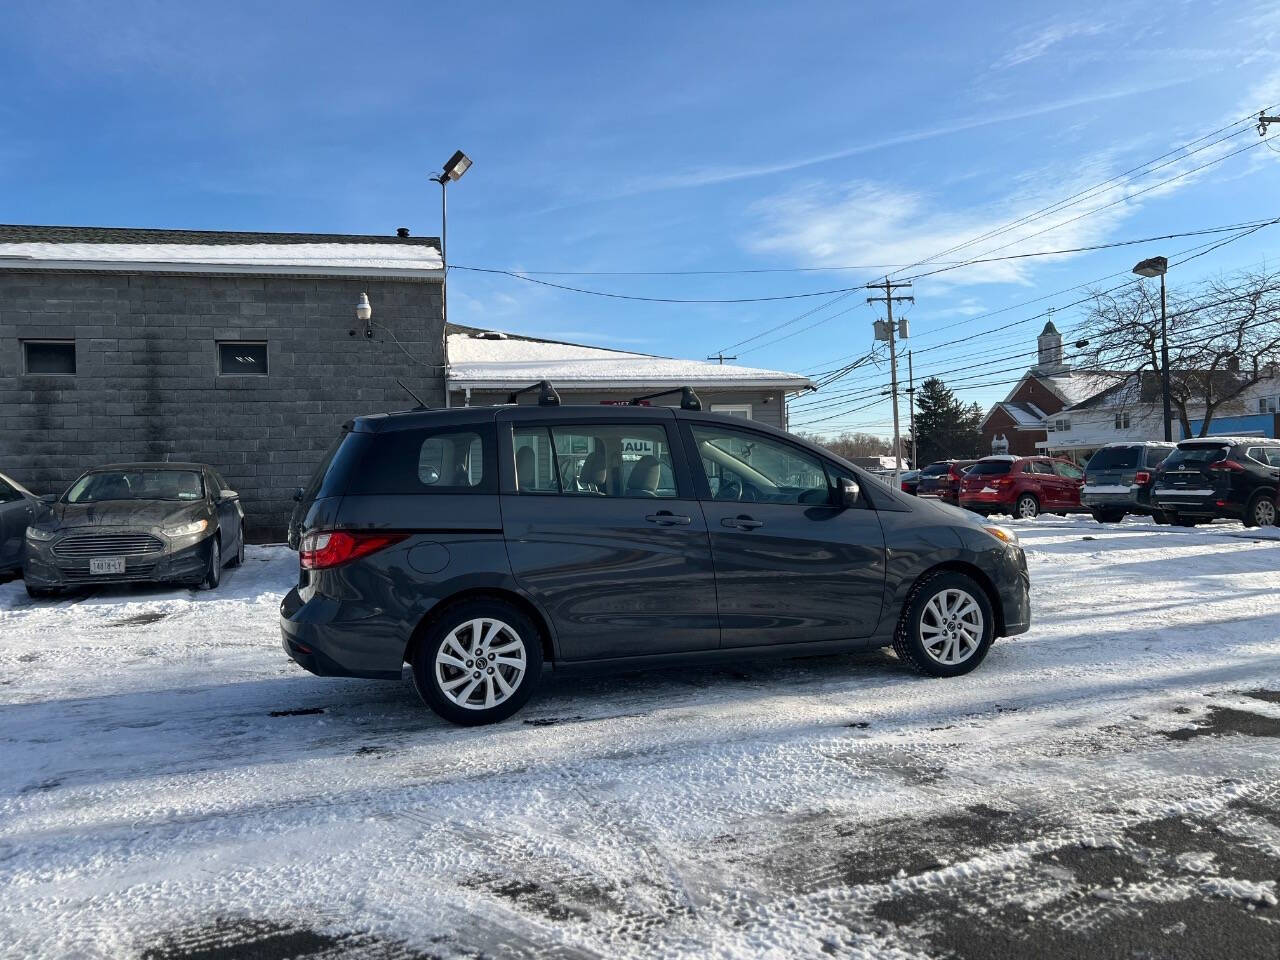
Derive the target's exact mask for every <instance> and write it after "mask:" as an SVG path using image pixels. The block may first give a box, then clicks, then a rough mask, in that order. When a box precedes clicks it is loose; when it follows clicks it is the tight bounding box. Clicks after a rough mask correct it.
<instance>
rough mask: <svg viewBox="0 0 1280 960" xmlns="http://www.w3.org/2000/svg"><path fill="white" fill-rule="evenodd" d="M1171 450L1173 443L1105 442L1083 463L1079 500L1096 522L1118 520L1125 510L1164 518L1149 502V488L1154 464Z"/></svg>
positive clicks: (1157, 463)
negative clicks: (1082, 486)
mask: <svg viewBox="0 0 1280 960" xmlns="http://www.w3.org/2000/svg"><path fill="white" fill-rule="evenodd" d="M1173 450H1174V446H1173V444H1172V443H1156V442H1138V443H1135V442H1123V443H1109V444H1107V445H1106V446H1105V447H1103V448H1102V449H1101V450H1099V451H1097V452H1096V453H1095V454H1094V455H1093V456H1092V457H1090V458H1089V462H1088V464H1086V465H1085V468H1084V489H1083V490H1082V491H1081V492H1080V502H1081V503H1083V504H1084V505H1085V506H1086V507H1088V508H1089V509H1090V510H1092V511H1093V518H1094V519H1095V520H1097V521H1098V522H1099V523H1119V522H1120V521H1121V520H1123V519H1124V517H1125V514H1127V513H1136V514H1142V515H1146V516H1154V517H1155V518H1156V519H1158V520H1162V521H1163V520H1165V519H1166V517H1165V514H1164V512H1163V511H1162V510H1160V509H1159V508H1157V507H1156V506H1155V505H1154V504H1153V503H1152V502H1151V488H1152V485H1153V482H1154V480H1155V475H1156V470H1157V468H1158V467H1159V466H1160V464H1161V463H1162V462H1164V459H1165V457H1167V456H1169V454H1171V453H1172V452H1173Z"/></svg>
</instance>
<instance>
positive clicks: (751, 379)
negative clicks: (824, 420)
mask: <svg viewBox="0 0 1280 960" xmlns="http://www.w3.org/2000/svg"><path fill="white" fill-rule="evenodd" d="M448 351H449V368H448V379H449V382H450V384H453V385H455V386H457V387H471V388H474V389H486V388H494V389H507V388H509V387H512V386H524V385H526V384H529V383H534V382H536V381H538V380H550V381H551V382H552V383H553V384H554V385H555V386H556V387H558V388H573V387H583V388H600V387H605V386H619V387H628V388H638V389H648V388H654V389H659V388H664V387H676V386H693V387H699V386H700V387H716V386H724V387H735V386H751V387H768V388H774V389H782V390H803V389H805V388H807V387H808V386H810V380H809V378H808V377H806V376H803V375H801V374H798V373H787V372H785V371H782V370H764V369H760V368H758V367H741V366H737V365H734V364H728V363H724V364H721V363H708V362H706V361H703V360H683V359H679V358H676V357H658V356H653V355H651V354H646V353H632V352H630V351H626V350H612V349H609V348H606V347H590V346H585V345H583V344H578V343H562V342H560V341H557V340H539V339H535V338H532V337H521V336H516V335H512V334H501V333H497V332H495V331H485V330H474V329H471V328H467V327H453V326H451V328H450V332H449V337H448Z"/></svg>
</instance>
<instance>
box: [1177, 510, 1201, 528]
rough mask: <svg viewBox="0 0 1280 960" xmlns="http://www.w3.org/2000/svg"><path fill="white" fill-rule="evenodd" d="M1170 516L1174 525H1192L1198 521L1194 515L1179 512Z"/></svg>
mask: <svg viewBox="0 0 1280 960" xmlns="http://www.w3.org/2000/svg"><path fill="white" fill-rule="evenodd" d="M1170 516H1171V517H1172V518H1173V525H1174V526H1175V527H1194V526H1195V525H1196V524H1197V523H1199V522H1200V521H1199V520H1197V519H1196V518H1195V517H1184V516H1183V515H1182V514H1180V513H1172V514H1170Z"/></svg>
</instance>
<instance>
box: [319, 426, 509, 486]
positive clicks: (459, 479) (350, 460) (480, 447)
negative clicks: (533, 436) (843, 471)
mask: <svg viewBox="0 0 1280 960" xmlns="http://www.w3.org/2000/svg"><path fill="white" fill-rule="evenodd" d="M357 438H359V439H357ZM349 439H352V440H356V442H355V443H354V444H344V445H343V447H342V448H341V451H340V454H339V456H338V457H337V458H335V463H334V464H333V467H334V468H337V467H338V466H339V465H341V466H342V468H343V470H344V472H346V473H348V477H347V481H346V490H345V492H346V493H348V494H351V495H352V496H369V495H376V494H387V495H404V494H431V493H448V494H466V493H496V492H497V490H498V478H497V469H496V460H495V457H494V453H495V449H496V441H495V440H494V432H493V427H492V426H490V425H476V426H467V427H455V428H450V429H439V430H396V431H392V432H390V433H380V434H351V436H350V438H349ZM348 448H350V452H351V453H352V454H354V456H348ZM331 472H332V470H331Z"/></svg>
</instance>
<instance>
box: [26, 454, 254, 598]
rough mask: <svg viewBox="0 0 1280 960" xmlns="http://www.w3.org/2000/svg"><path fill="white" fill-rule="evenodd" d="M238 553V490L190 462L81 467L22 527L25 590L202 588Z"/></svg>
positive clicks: (235, 563)
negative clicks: (167, 584) (144, 585)
mask: <svg viewBox="0 0 1280 960" xmlns="http://www.w3.org/2000/svg"><path fill="white" fill-rule="evenodd" d="M243 559H244V509H243V508H242V507H241V505H240V496H239V494H237V493H236V492H235V491H234V490H231V489H228V487H227V482H226V481H225V480H223V479H222V477H221V476H219V475H218V473H217V471H216V470H214V469H213V468H212V467H208V466H205V465H204V464H200V463H124V464H115V465H112V466H105V467H98V468H96V469H94V470H90V471H89V472H88V473H85V474H83V475H81V476H80V477H79V478H78V479H77V480H76V481H75V482H74V483H73V484H71V486H70V487H68V488H67V492H66V493H64V494H63V495H62V496H61V497H59V498H57V499H56V500H55V501H54V502H53V503H52V504H51V506H50V509H49V510H48V511H47V512H46V513H45V514H44V515H42V516H40V517H38V518H37V519H36V520H35V521H33V522H32V523H31V525H30V526H29V527H27V530H26V558H25V562H24V564H23V570H22V575H23V579H24V580H26V582H27V592H28V593H30V594H31V595H32V596H33V597H42V596H50V595H52V594H54V593H57V592H58V591H60V590H63V589H65V588H68V587H79V586H84V585H87V584H110V583H138V582H164V581H173V582H187V583H195V584H202V585H203V586H205V587H208V588H210V589H212V588H213V587H216V586H217V585H218V583H219V581H220V580H221V578H222V568H223V566H224V565H226V566H238V565H239V564H240V563H241V562H242V561H243Z"/></svg>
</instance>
